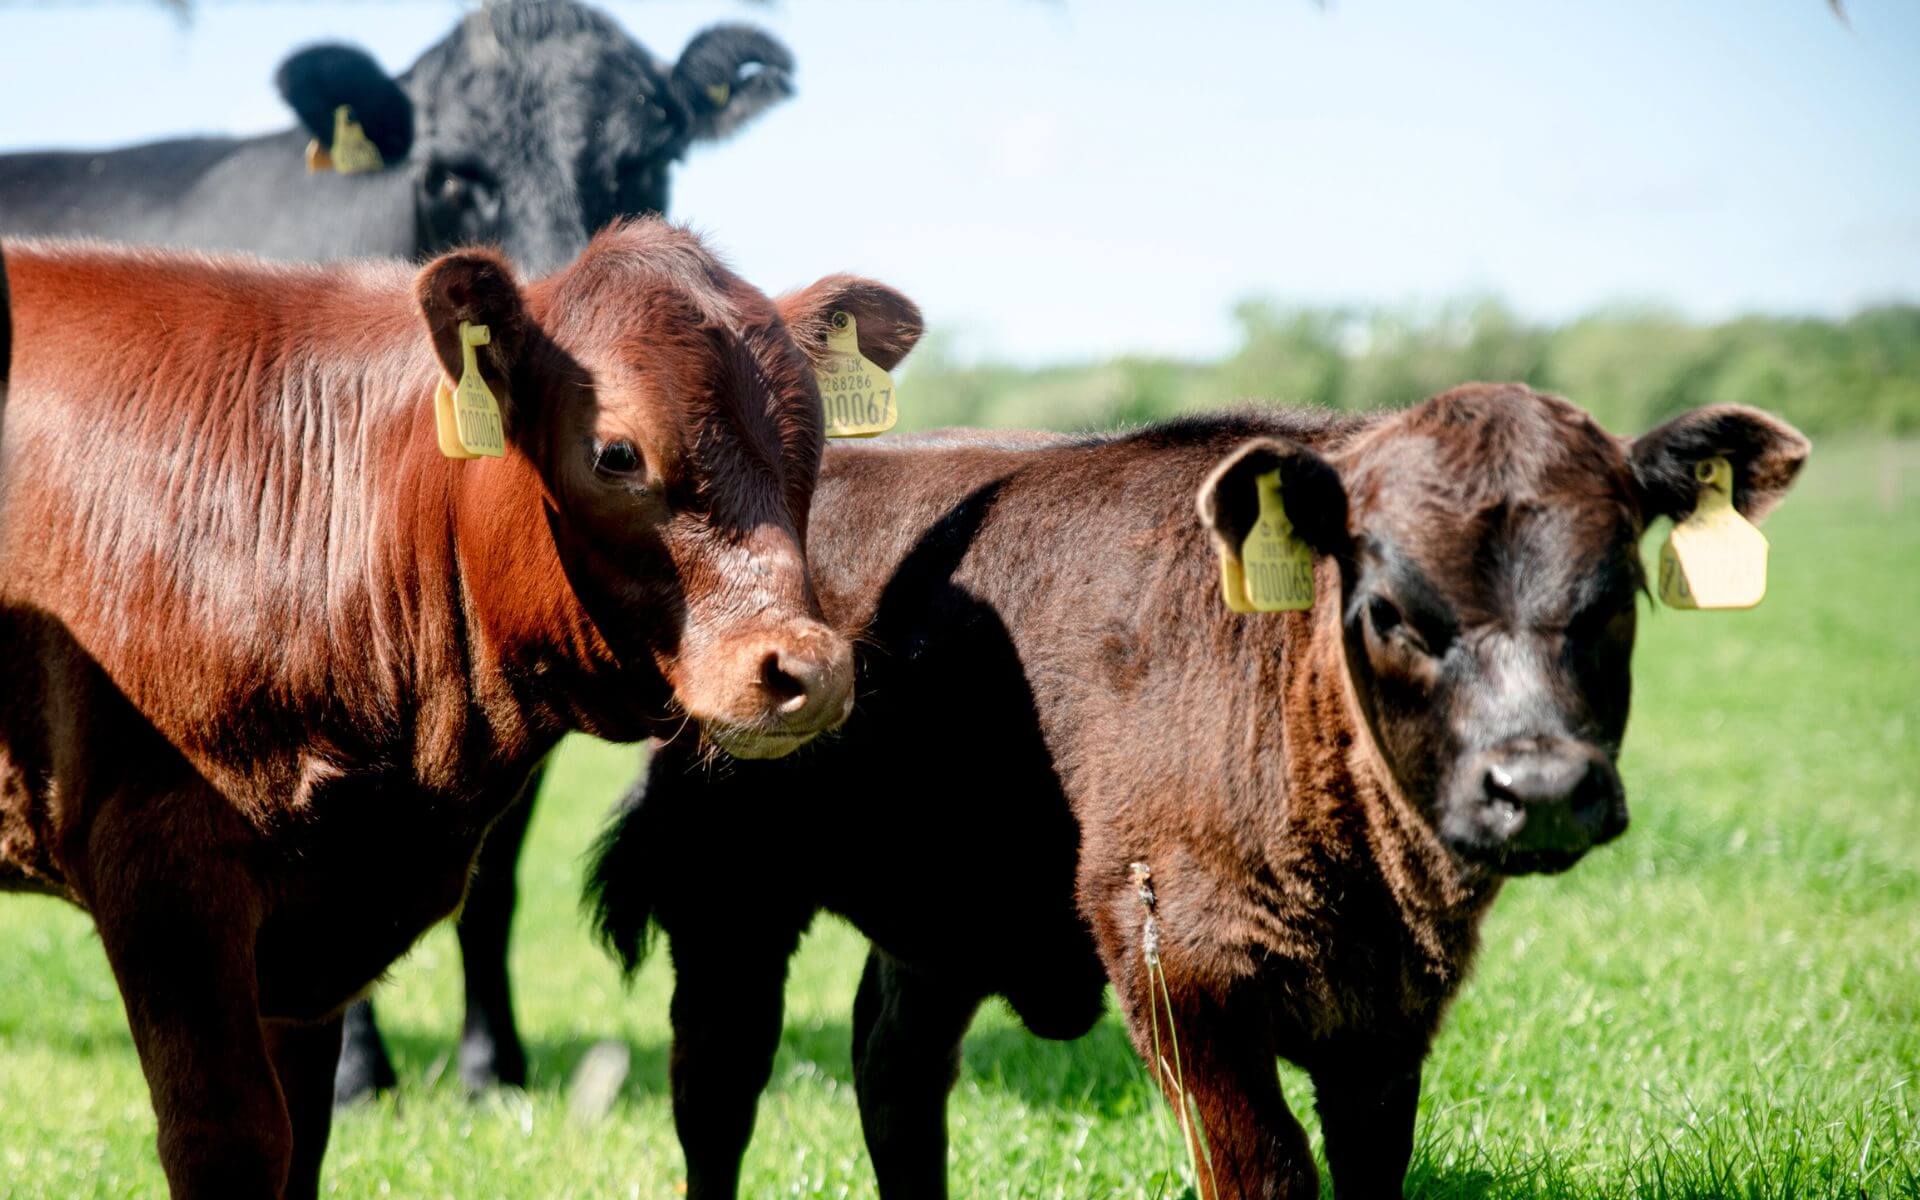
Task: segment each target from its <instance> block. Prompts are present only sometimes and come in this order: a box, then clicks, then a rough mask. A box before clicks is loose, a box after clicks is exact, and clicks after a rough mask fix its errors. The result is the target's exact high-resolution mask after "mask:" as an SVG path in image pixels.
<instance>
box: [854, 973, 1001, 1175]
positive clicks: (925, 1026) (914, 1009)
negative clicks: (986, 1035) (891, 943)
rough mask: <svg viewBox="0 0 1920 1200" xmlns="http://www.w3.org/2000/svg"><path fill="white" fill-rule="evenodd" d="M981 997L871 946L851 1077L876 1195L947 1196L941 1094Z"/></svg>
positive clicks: (953, 1074)
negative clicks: (876, 1186)
mask: <svg viewBox="0 0 1920 1200" xmlns="http://www.w3.org/2000/svg"><path fill="white" fill-rule="evenodd" d="M981 999H982V997H981V996H980V994H979V993H978V992H976V991H973V990H971V989H967V988H957V987H955V986H954V985H953V984H952V983H951V982H949V981H947V980H942V979H935V978H930V977H929V976H927V975H926V974H924V973H922V972H916V971H914V970H913V969H912V968H910V967H908V966H906V965H905V964H904V963H902V962H900V960H898V959H896V958H894V957H892V956H891V955H889V954H887V953H886V952H885V951H883V950H880V949H878V948H875V949H873V950H872V951H870V952H868V954H867V966H866V970H865V971H864V972H862V973H861V976H860V992H859V995H858V996H856V997H855V999H854V1002H853V1082H854V1091H855V1094H856V1095H857V1096H858V1097H859V1100H860V1127H861V1130H862V1132H863V1133H865V1134H866V1139H867V1152H868V1153H869V1154H870V1155H872V1157H873V1173H874V1175H875V1177H876V1178H877V1179H878V1180H879V1183H880V1195H881V1196H883V1197H886V1198H888V1200H892V1198H894V1197H906V1198H914V1200H921V1198H937V1197H943V1196H945V1195H946V1194H947V1093H948V1092H950V1091H952V1090H953V1085H954V1083H955V1081H956V1080H958V1079H959V1077H960V1041H961V1038H962V1037H964V1036H965V1034H966V1032H967V1026H968V1025H971V1024H972V1023H973V1014H974V1011H975V1010H976V1009H978V1008H979V1007H980V1001H981Z"/></svg>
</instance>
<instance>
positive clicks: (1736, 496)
mask: <svg viewBox="0 0 1920 1200" xmlns="http://www.w3.org/2000/svg"><path fill="white" fill-rule="evenodd" d="M1811 449H1812V445H1811V443H1809V442H1808V441H1807V439H1806V435H1804V434H1802V433H1801V432H1800V431H1799V430H1798V429H1795V428H1794V427H1793V426H1791V425H1789V424H1787V423H1786V422H1785V421H1782V420H1780V419H1779V418H1778V417H1775V416H1772V415H1770V414H1768V413H1764V412H1761V411H1760V410H1759V409H1757V408H1748V407H1746V406H1745V405H1743V404H1712V405H1708V406H1707V407H1705V408H1696V409H1694V410H1692V411H1691V412H1685V413H1681V414H1680V415H1679V416H1677V417H1675V418H1674V419H1673V420H1671V421H1668V422H1667V423H1666V424H1664V425H1662V426H1660V427H1659V428H1657V429H1654V430H1652V431H1651V432H1649V433H1646V434H1644V435H1642V436H1641V437H1639V438H1636V439H1635V440H1634V442H1633V444H1632V447H1631V451H1630V453H1631V461H1632V463H1633V483H1634V491H1635V492H1636V494H1637V495H1638V496H1639V499H1640V511H1641V512H1642V513H1643V514H1644V515H1645V516H1646V518H1647V519H1648V520H1652V519H1653V518H1654V517H1672V518H1673V519H1675V520H1679V519H1680V518H1682V517H1684V516H1686V515H1687V514H1688V513H1690V512H1692V511H1693V508H1694V502H1695V501H1696V499H1697V498H1698V492H1699V488H1700V484H1699V482H1698V481H1697V480H1696V479H1695V477H1694V468H1695V466H1696V465H1697V464H1698V463H1699V462H1700V460H1702V459H1706V458H1714V457H1720V458H1725V459H1726V460H1727V462H1728V463H1729V464H1730V465H1731V466H1732V467H1733V504H1734V507H1735V508H1738V509H1739V510H1740V512H1741V513H1742V514H1743V515H1744V516H1746V517H1747V518H1748V519H1749V520H1754V521H1758V520H1759V519H1760V518H1761V517H1764V516H1766V515H1767V513H1768V512H1769V511H1770V510H1771V509H1772V508H1773V506H1774V505H1775V504H1778V503H1779V502H1780V498H1781V497H1782V496H1784V495H1786V494H1787V489H1788V488H1790V487H1792V486H1793V481H1794V478H1795V476H1797V475H1799V474H1800V468H1801V466H1802V465H1803V464H1804V463H1805V462H1806V461H1807V453H1808V451H1809V450H1811Z"/></svg>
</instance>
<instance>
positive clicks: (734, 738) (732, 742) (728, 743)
mask: <svg viewBox="0 0 1920 1200" xmlns="http://www.w3.org/2000/svg"><path fill="white" fill-rule="evenodd" d="M701 731H702V732H703V733H705V734H706V737H707V740H708V741H709V742H711V743H713V745H715V746H716V747H718V748H719V749H720V750H721V751H722V752H724V753H726V754H728V755H731V756H732V757H734V758H747V759H759V758H780V757H783V756H785V755H788V754H792V753H793V752H794V751H795V750H798V749H799V748H800V747H802V746H804V745H806V744H807V743H808V742H810V741H812V740H813V739H814V738H815V737H817V736H819V735H818V733H817V731H815V732H807V733H775V732H772V731H769V730H763V729H753V728H750V727H747V726H741V725H722V724H720V723H718V722H708V723H707V724H704V725H702V726H701Z"/></svg>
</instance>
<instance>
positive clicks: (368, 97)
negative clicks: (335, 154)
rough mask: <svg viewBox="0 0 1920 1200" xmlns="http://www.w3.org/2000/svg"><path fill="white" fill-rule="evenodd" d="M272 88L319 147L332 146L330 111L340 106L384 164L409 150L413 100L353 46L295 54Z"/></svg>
mask: <svg viewBox="0 0 1920 1200" xmlns="http://www.w3.org/2000/svg"><path fill="white" fill-rule="evenodd" d="M273 84H274V86H275V87H277V88H279V89H280V95H281V96H282V97H283V98H284V99H285V100H286V102H287V104H288V105H289V106H290V107H291V108H292V109H293V111H294V112H295V114H297V115H298V116H299V118H300V124H302V125H304V126H305V127H306V130H307V132H308V133H310V134H312V135H313V137H314V138H315V139H316V140H317V141H319V143H320V144H321V145H322V146H331V145H332V144H333V135H334V113H335V112H336V111H337V110H338V109H339V108H340V106H341V105H343V104H344V105H346V106H347V107H348V108H349V109H351V110H352V117H353V119H354V120H355V121H357V122H359V124H360V130H361V132H362V133H365V134H366V135H367V140H368V141H370V142H372V143H373V145H374V148H375V149H376V150H378V151H380V160H381V161H382V162H383V163H385V164H386V165H387V166H389V167H391V166H393V165H395V164H396V163H401V162H404V161H406V157H407V152H408V151H410V150H412V149H413V101H411V100H409V99H407V94H406V93H405V92H403V91H401V90H400V85H399V84H398V83H396V82H394V80H393V77H392V76H390V75H388V74H387V73H386V72H385V71H384V70H382V69H381V67H380V64H379V63H377V62H375V61H374V60H373V56H372V55H371V54H368V53H367V52H366V51H365V50H362V49H360V48H359V47H358V46H347V45H342V44H339V43H327V44H325V45H319V46H308V47H307V48H306V49H304V50H297V51H295V52H294V53H293V54H292V55H291V56H289V57H288V59H287V61H285V62H283V63H281V64H280V69H279V70H278V71H276V72H274V75H273Z"/></svg>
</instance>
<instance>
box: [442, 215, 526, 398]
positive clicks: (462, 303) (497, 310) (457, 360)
mask: <svg viewBox="0 0 1920 1200" xmlns="http://www.w3.org/2000/svg"><path fill="white" fill-rule="evenodd" d="M413 294H414V299H415V300H417V301H418V302H419V304H420V314H421V316H423V317H425V318H426V321H427V332H428V334H429V335H430V336H431V337H432V339H433V352H434V355H435V357H437V358H438V359H439V360H440V366H441V368H442V369H443V370H445V371H446V373H447V378H448V379H449V380H453V381H455V382H458V381H459V379H460V373H461V370H462V363H463V356H462V354H461V348H460V347H461V342H460V325H461V323H462V322H465V323H467V324H469V325H485V326H486V327H487V343H486V344H485V345H483V346H480V347H479V348H478V351H477V354H476V356H475V361H476V363H477V365H478V366H479V368H480V374H481V375H482V376H483V377H485V379H486V381H487V386H488V387H489V388H491V389H492V390H493V393H494V395H495V397H496V398H497V399H498V400H499V402H500V404H501V406H502V409H503V416H505V417H506V419H507V422H508V425H509V427H511V425H512V414H511V412H510V411H506V410H507V409H508V406H509V405H510V403H511V396H512V389H511V388H510V387H509V386H508V383H509V381H510V380H511V379H512V376H513V368H514V365H515V364H516V363H517V362H518V361H519V358H520V351H521V350H522V349H523V348H524V347H525V346H526V341H527V331H528V327H529V325H528V317H527V308H526V304H525V302H524V301H523V300H522V299H521V295H520V286H519V284H517V283H515V282H514V278H513V268H512V267H510V266H508V265H507V260H506V259H504V258H502V257H501V256H500V255H499V254H497V253H495V252H493V251H491V250H455V251H454V252H453V253H451V254H443V255H441V256H440V257H439V258H436V259H434V260H433V261H432V262H430V263H428V264H427V265H426V266H424V267H422V268H421V269H420V274H419V276H418V277H416V278H415V279H414V283H413Z"/></svg>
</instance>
